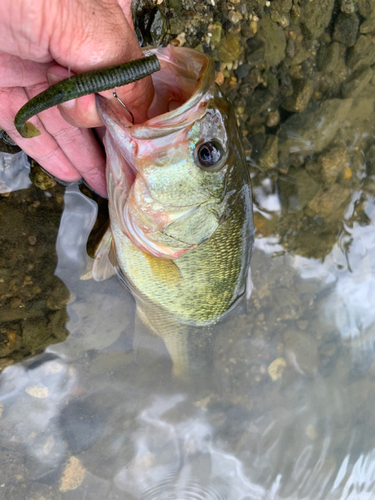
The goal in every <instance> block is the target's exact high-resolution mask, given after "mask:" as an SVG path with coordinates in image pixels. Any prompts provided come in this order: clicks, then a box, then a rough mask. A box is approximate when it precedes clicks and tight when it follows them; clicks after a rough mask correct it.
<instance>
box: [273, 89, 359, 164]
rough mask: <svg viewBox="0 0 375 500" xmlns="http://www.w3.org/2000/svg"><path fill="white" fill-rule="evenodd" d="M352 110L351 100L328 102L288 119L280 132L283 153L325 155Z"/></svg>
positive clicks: (329, 100) (331, 100) (309, 107)
mask: <svg viewBox="0 0 375 500" xmlns="http://www.w3.org/2000/svg"><path fill="white" fill-rule="evenodd" d="M351 106H352V99H328V100H326V101H324V102H322V103H321V104H320V105H318V106H317V105H315V104H309V105H308V107H307V108H306V109H305V111H303V112H302V113H299V114H294V115H292V116H291V117H289V118H288V119H287V120H286V121H285V122H284V123H283V124H282V126H281V129H280V132H279V144H280V148H279V149H280V151H282V152H285V154H288V155H289V153H290V152H294V153H298V152H300V153H313V152H319V151H322V149H324V148H325V147H326V146H328V144H329V143H330V142H331V140H332V139H333V138H334V137H335V135H336V133H337V131H338V130H339V128H340V127H341V126H342V124H343V123H344V121H345V119H346V118H347V116H348V114H349V110H350V108H351Z"/></svg>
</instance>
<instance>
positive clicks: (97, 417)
mask: <svg viewBox="0 0 375 500" xmlns="http://www.w3.org/2000/svg"><path fill="white" fill-rule="evenodd" d="M101 413H102V412H101V411H99V410H98V408H97V407H96V406H95V404H94V402H90V401H88V400H79V401H78V400H74V401H71V402H70V403H69V404H68V405H67V406H66V407H65V408H64V409H63V410H62V411H61V413H60V416H59V424H60V428H61V432H62V435H63V437H64V440H65V441H66V443H67V445H68V447H69V449H70V451H72V452H73V453H76V452H79V451H84V450H88V449H89V448H91V446H93V445H94V444H95V443H96V442H97V441H98V440H99V439H100V438H101V436H102V434H103V432H104V427H105V421H104V419H103V417H102V414H101Z"/></svg>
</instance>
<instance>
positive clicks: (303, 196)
mask: <svg viewBox="0 0 375 500" xmlns="http://www.w3.org/2000/svg"><path fill="white" fill-rule="evenodd" d="M291 175H292V178H293V180H294V181H295V183H296V184H295V186H296V190H297V195H298V207H296V208H304V207H305V206H306V205H307V204H308V203H309V202H310V201H311V200H312V199H313V198H314V196H315V195H316V193H317V192H318V191H319V184H318V183H317V182H316V181H315V180H314V179H313V178H312V177H311V176H310V175H309V174H308V173H307V172H306V171H305V170H303V169H299V170H297V172H295V173H294V174H291Z"/></svg>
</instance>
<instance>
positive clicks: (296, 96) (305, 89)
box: [281, 78, 314, 113]
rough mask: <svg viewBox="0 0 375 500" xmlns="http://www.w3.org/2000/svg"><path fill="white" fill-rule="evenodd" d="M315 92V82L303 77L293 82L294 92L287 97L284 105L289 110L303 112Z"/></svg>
mask: <svg viewBox="0 0 375 500" xmlns="http://www.w3.org/2000/svg"><path fill="white" fill-rule="evenodd" d="M313 92H314V84H313V82H312V81H311V80H307V79H305V78H301V79H299V80H295V81H294V82H293V94H292V95H291V96H290V97H287V98H286V100H285V101H284V102H283V103H282V105H281V106H282V107H283V108H284V109H286V110H287V111H291V112H295V113H301V112H302V111H304V110H305V109H306V106H307V105H308V103H309V101H310V98H311V96H312V94H313Z"/></svg>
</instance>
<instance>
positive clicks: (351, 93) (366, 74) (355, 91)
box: [341, 68, 373, 99]
mask: <svg viewBox="0 0 375 500" xmlns="http://www.w3.org/2000/svg"><path fill="white" fill-rule="evenodd" d="M372 75H373V71H372V69H371V68H366V69H364V70H359V71H356V72H355V73H354V74H353V75H352V76H351V78H350V80H348V81H346V82H345V83H343V84H342V85H341V95H342V96H343V97H344V98H345V99H346V98H348V97H357V96H358V95H359V94H360V93H361V92H362V90H363V89H364V88H365V87H366V85H367V84H368V83H369V82H370V81H371V78H372Z"/></svg>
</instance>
